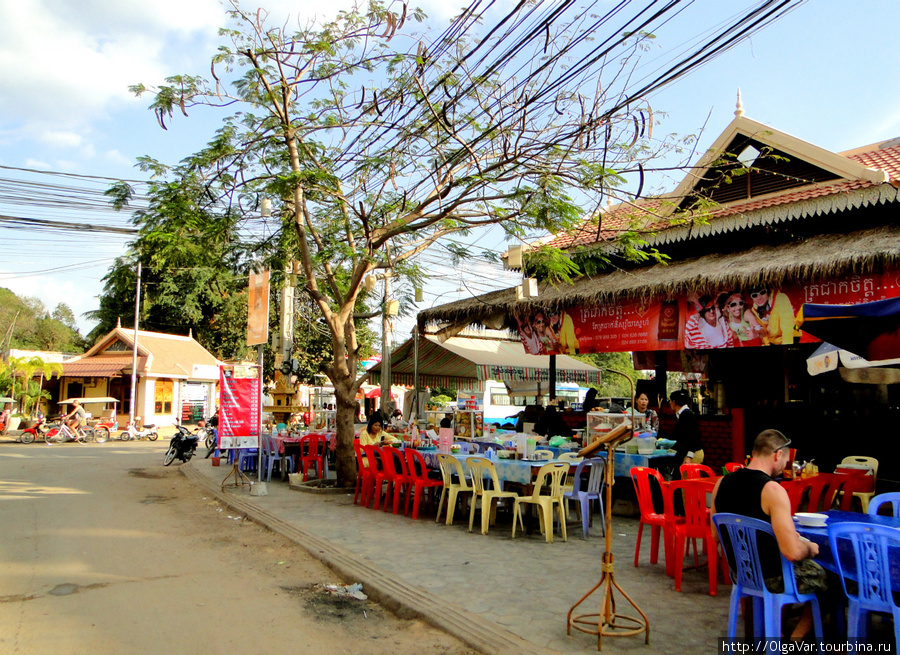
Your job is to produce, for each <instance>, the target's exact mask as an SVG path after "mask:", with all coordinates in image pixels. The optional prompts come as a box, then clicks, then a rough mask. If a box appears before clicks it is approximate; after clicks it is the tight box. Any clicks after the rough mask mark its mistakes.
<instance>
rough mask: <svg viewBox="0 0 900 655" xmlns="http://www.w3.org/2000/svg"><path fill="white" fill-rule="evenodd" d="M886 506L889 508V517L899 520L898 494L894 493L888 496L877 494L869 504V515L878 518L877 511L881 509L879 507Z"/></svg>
mask: <svg viewBox="0 0 900 655" xmlns="http://www.w3.org/2000/svg"><path fill="white" fill-rule="evenodd" d="M888 504H890V506H891V513H890V516H893V517H894V518H895V519H900V492H896V491H895V492H892V493H889V494H878V495H877V496H875V497H874V498H872V501H871V502H870V503H869V511H868V513H869V515H870V516H878V510H879V509H881V506H882V505H888Z"/></svg>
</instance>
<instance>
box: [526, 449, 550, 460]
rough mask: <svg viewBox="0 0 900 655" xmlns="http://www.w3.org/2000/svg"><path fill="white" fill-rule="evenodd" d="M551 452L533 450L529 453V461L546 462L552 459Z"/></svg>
mask: <svg viewBox="0 0 900 655" xmlns="http://www.w3.org/2000/svg"><path fill="white" fill-rule="evenodd" d="M554 457H555V456H554V455H553V451H552V450H535V451H534V452H533V453H531V459H533V460H535V461H547V460H549V459H554Z"/></svg>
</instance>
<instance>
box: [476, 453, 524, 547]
mask: <svg viewBox="0 0 900 655" xmlns="http://www.w3.org/2000/svg"><path fill="white" fill-rule="evenodd" d="M466 466H468V467H469V470H470V471H472V487H473V488H474V490H475V491H474V493H473V494H472V507H471V509H470V510H469V532H471V531H472V525H473V524H474V523H475V505H476V501H477V500H478V497H479V496H480V497H481V534H487V533H488V525H492V524H494V523H496V519H497V501H499V500H500V499H501V498H512V499H514V500H515V499H516V498H518V497H519V494H517V493H516V492H514V491H500V480H499V478H498V477H497V469H496V467H495V466H494V463H493V462H492V461H490V460H489V459H485V458H484V457H470V458H469V459H467V460H466ZM485 472H487V473H488V475H489V477H490V480H491V485H492V488H490V489H485V487H484V474H485Z"/></svg>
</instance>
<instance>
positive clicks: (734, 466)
mask: <svg viewBox="0 0 900 655" xmlns="http://www.w3.org/2000/svg"><path fill="white" fill-rule="evenodd" d="M724 468H725V472H726V473H734V472H735V471H737V470H738V469H742V468H744V465H743V464H741V463H740V462H728V463H727V464H726V465H725V467H724Z"/></svg>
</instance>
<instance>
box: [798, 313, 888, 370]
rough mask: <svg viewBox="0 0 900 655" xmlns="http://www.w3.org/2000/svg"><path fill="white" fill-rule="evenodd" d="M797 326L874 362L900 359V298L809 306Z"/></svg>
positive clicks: (800, 314)
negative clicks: (851, 303) (850, 303)
mask: <svg viewBox="0 0 900 655" xmlns="http://www.w3.org/2000/svg"><path fill="white" fill-rule="evenodd" d="M797 325H798V327H802V328H803V331H804V332H808V333H809V334H812V335H813V336H816V337H818V338H820V339H822V340H823V341H827V342H828V343H831V344H834V345H835V346H838V347H839V348H842V349H843V350H848V351H850V352H852V353H854V354H856V355H859V356H860V357H864V358H865V359H868V360H870V361H872V360H884V359H894V358H897V357H900V298H888V299H887V300H876V301H873V302H864V303H860V304H858V305H820V304H814V303H805V304H804V305H803V307H802V308H801V309H800V312H799V313H798V314H797Z"/></svg>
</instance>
